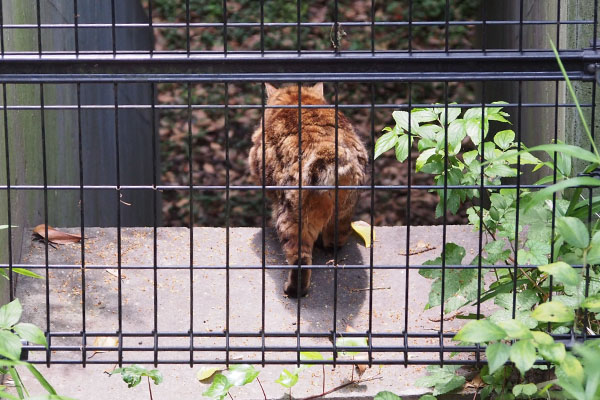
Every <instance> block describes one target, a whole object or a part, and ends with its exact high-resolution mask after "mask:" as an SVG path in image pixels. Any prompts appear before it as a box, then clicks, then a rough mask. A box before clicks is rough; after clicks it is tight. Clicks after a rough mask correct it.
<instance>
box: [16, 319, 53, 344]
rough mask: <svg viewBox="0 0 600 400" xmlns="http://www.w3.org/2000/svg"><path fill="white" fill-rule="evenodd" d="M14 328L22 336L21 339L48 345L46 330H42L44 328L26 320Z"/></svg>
mask: <svg viewBox="0 0 600 400" xmlns="http://www.w3.org/2000/svg"><path fill="white" fill-rule="evenodd" d="M13 329H14V331H15V333H16V334H17V335H19V336H20V337H21V339H25V340H28V341H30V342H32V343H36V344H41V345H43V346H46V347H48V343H47V342H46V336H44V332H42V330H41V329H40V328H38V327H37V326H35V325H33V324H29V323H26V322H20V323H18V324H16V325H15V326H14V327H13Z"/></svg>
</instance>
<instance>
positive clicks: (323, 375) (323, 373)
mask: <svg viewBox="0 0 600 400" xmlns="http://www.w3.org/2000/svg"><path fill="white" fill-rule="evenodd" d="M323 391H325V364H323Z"/></svg>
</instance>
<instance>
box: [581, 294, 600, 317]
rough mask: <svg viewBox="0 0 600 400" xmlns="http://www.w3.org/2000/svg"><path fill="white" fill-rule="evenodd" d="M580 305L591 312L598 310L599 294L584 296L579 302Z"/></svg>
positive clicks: (599, 305)
mask: <svg viewBox="0 0 600 400" xmlns="http://www.w3.org/2000/svg"><path fill="white" fill-rule="evenodd" d="M581 307H583V308H587V309H588V310H590V311H591V312H596V313H597V312H600V294H595V295H593V296H589V297H586V298H585V300H583V302H582V303H581Z"/></svg>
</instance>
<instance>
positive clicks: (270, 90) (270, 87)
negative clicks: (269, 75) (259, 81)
mask: <svg viewBox="0 0 600 400" xmlns="http://www.w3.org/2000/svg"><path fill="white" fill-rule="evenodd" d="M265 88H266V89H267V97H271V96H273V95H274V94H275V92H276V91H277V88H276V87H275V86H273V85H271V84H270V83H266V82H265Z"/></svg>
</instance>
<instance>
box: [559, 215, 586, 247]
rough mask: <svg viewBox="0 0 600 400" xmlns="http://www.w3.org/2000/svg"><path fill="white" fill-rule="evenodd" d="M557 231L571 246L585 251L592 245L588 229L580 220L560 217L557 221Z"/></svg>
mask: <svg viewBox="0 0 600 400" xmlns="http://www.w3.org/2000/svg"><path fill="white" fill-rule="evenodd" d="M556 229H557V230H558V232H559V233H560V235H561V236H562V237H563V238H564V239H565V241H566V242H567V243H569V244H570V245H571V246H575V247H578V248H580V249H585V248H586V247H588V245H589V244H590V237H589V233H588V230H587V227H586V226H585V224H584V223H583V222H581V220H580V219H578V218H573V217H560V218H557V220H556Z"/></svg>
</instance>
